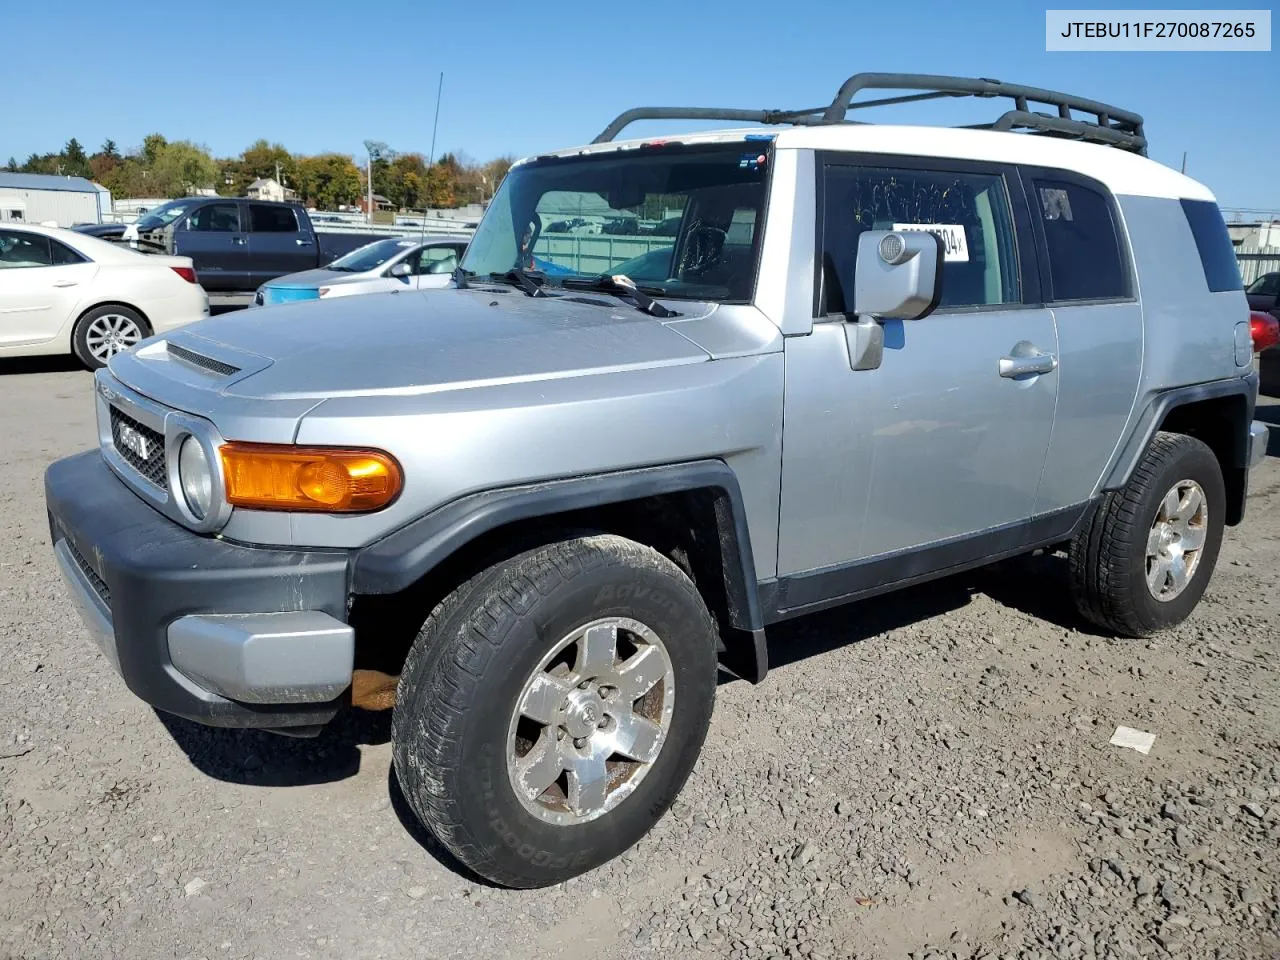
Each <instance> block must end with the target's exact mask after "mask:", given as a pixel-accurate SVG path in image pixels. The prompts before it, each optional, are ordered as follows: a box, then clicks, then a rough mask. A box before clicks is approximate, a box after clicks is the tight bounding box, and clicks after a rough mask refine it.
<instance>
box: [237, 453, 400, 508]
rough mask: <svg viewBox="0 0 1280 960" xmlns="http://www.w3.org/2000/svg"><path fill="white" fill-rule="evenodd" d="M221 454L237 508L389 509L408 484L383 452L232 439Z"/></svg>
mask: <svg viewBox="0 0 1280 960" xmlns="http://www.w3.org/2000/svg"><path fill="white" fill-rule="evenodd" d="M218 452H219V454H220V455H221V457H222V472H223V475H224V476H225V477H226V485H227V502H228V503H230V504H231V505H232V506H236V507H254V508H257V509H259V510H312V511H318V512H324V513H360V512H364V511H368V510H378V509H381V508H382V507H385V506H386V505H387V504H389V503H390V502H391V501H392V500H394V499H395V498H396V496H397V495H398V494H399V493H400V487H401V486H402V485H403V482H404V478H403V476H402V475H401V473H400V465H399V464H398V463H396V461H395V459H394V458H393V457H392V456H391V455H390V454H388V453H383V452H382V451H381V450H353V449H349V448H346V447H293V446H276V445H275V444H265V443H227V444H223V446H222V447H221V448H219V451H218Z"/></svg>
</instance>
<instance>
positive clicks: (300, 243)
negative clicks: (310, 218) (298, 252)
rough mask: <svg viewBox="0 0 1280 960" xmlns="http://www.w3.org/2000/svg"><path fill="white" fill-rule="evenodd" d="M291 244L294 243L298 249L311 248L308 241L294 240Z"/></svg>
mask: <svg viewBox="0 0 1280 960" xmlns="http://www.w3.org/2000/svg"><path fill="white" fill-rule="evenodd" d="M293 242H294V243H296V244H297V245H298V246H300V247H309V246H311V241H310V240H295V241H293Z"/></svg>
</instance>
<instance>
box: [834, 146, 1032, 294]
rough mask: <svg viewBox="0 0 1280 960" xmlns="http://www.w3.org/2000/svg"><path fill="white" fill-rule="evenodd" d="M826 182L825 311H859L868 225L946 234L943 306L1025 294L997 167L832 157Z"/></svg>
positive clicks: (869, 226)
mask: <svg viewBox="0 0 1280 960" xmlns="http://www.w3.org/2000/svg"><path fill="white" fill-rule="evenodd" d="M823 190H824V198H825V199H824V210H823V211H822V264H821V266H822V291H823V298H824V301H825V305H824V308H823V310H824V312H825V313H851V312H852V311H853V272H854V265H855V262H856V260H857V255H858V238H859V237H860V236H861V235H862V234H863V233H865V232H866V231H868V230H927V231H929V232H931V233H934V234H936V235H937V236H938V237H939V238H940V239H941V240H942V243H943V251H944V253H943V268H942V300H941V303H940V306H942V307H973V306H995V305H998V304H1006V303H1019V302H1021V287H1020V284H1019V278H1018V257H1017V245H1016V243H1015V240H1014V231H1013V217H1012V213H1011V211H1010V209H1009V195H1008V192H1007V191H1006V190H1005V184H1004V178H1003V177H1002V176H1000V175H999V174H993V173H952V172H945V171H941V170H906V169H895V168H891V167H854V166H845V165H841V164H830V165H828V166H827V167H826V169H825V172H824V180H823Z"/></svg>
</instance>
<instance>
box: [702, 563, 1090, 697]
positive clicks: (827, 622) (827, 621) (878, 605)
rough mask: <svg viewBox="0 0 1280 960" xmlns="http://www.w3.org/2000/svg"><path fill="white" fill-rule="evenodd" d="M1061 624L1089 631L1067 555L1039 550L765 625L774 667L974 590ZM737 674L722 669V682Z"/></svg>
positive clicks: (930, 611) (943, 606)
mask: <svg viewBox="0 0 1280 960" xmlns="http://www.w3.org/2000/svg"><path fill="white" fill-rule="evenodd" d="M979 593H981V594H985V595H986V596H988V597H990V598H991V599H992V600H994V601H995V602H996V603H998V604H1000V605H1001V606H1005V607H1008V608H1010V609H1012V610H1017V611H1019V612H1020V613H1025V614H1027V615H1028V616H1031V617H1035V618H1036V619H1037V620H1044V621H1046V622H1049V623H1052V624H1054V625H1056V626H1059V627H1062V628H1064V629H1070V630H1076V631H1079V632H1082V633H1089V634H1094V633H1095V630H1094V628H1093V627H1092V626H1091V625H1090V624H1089V622H1088V621H1086V620H1085V619H1084V618H1083V617H1082V616H1080V614H1079V612H1078V611H1077V610H1076V608H1075V604H1074V602H1073V601H1072V599H1071V592H1070V588H1069V586H1068V581H1067V558H1066V557H1065V556H1062V555H1061V554H1052V553H1042V554H1037V555H1034V556H1024V557H1015V558H1013V559H1010V560H1005V561H1002V562H1001V563H998V564H994V565H992V566H989V567H982V568H979V569H977V570H971V571H968V572H965V573H959V574H956V575H955V576H951V577H945V578H943V579H940V580H935V581H932V582H930V583H925V584H921V585H919V586H915V587H908V588H906V589H904V590H897V591H895V592H893V593H887V594H884V595H882V596H879V597H872V598H870V599H868V600H862V601H859V602H857V603H851V604H848V605H845V606H841V607H836V608H834V609H832V610H828V611H824V612H822V613H814V614H810V615H808V616H804V617H797V618H796V619H795V620H786V621H783V622H782V623H778V624H775V625H774V626H772V627H770V628H769V631H768V642H769V667H770V669H777V668H781V667H785V666H788V665H789V664H792V663H796V662H798V661H801V660H807V659H809V658H810V657H815V656H819V655H821V654H824V653H828V652H830V651H832V650H836V649H838V648H840V647H845V646H849V645H850V644H854V643H861V642H862V641H863V640H869V639H871V638H873V637H876V636H879V635H881V634H884V633H888V632H889V631H891V630H895V629H898V628H901V627H905V626H909V625H910V624H912V623H916V622H918V621H921V620H927V619H929V618H930V617H935V616H938V615H940V614H944V613H949V612H951V611H952V610H959V609H960V608H961V607H964V606H966V605H967V604H968V603H969V602H970V601H971V600H972V599H973V597H974V595H975V594H979ZM735 679H737V678H736V677H733V676H732V675H730V674H722V679H721V683H728V682H732V681H733V680H735Z"/></svg>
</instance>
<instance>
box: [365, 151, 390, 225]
mask: <svg viewBox="0 0 1280 960" xmlns="http://www.w3.org/2000/svg"><path fill="white" fill-rule="evenodd" d="M364 148H365V149H366V150H367V151H369V168H368V170H369V197H368V203H369V206H368V209H367V210H366V213H367V214H368V217H367V220H368V222H369V223H373V161H374V160H376V159H378V158H379V157H381V156H382V155H383V154H384V153H386V152H387V145H386V144H385V143H382V142H381V141H379V140H366V141H365V142H364Z"/></svg>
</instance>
